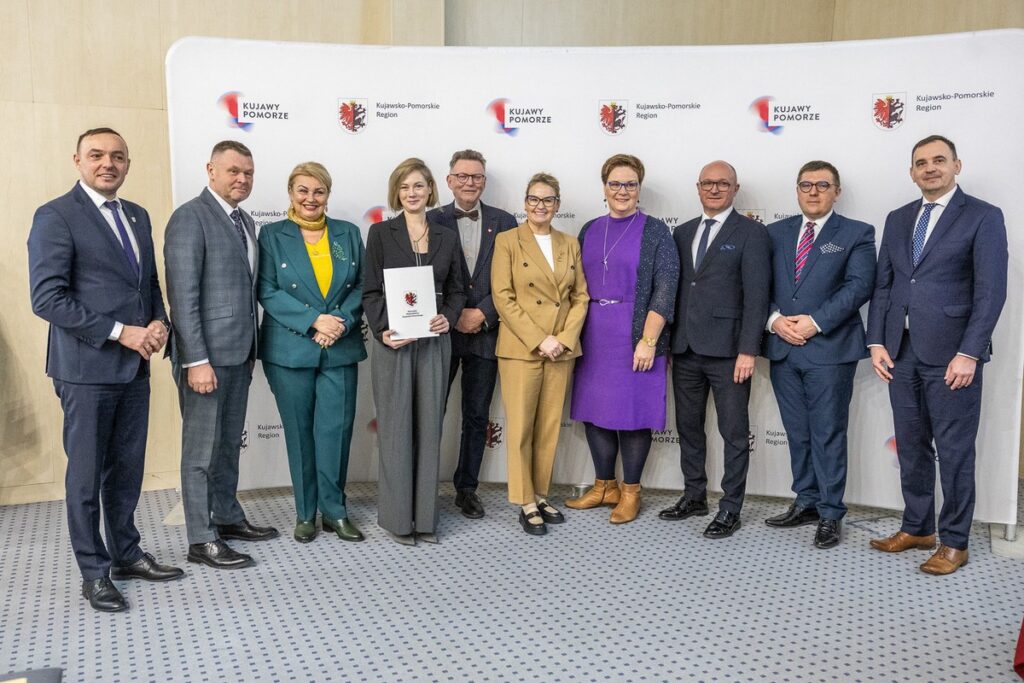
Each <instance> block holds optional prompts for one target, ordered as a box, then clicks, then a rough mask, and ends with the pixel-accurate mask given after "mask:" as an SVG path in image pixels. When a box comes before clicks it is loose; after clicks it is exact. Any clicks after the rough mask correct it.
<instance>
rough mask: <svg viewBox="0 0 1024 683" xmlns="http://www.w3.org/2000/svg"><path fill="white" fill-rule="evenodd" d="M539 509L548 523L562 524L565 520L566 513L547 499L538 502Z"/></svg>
mask: <svg viewBox="0 0 1024 683" xmlns="http://www.w3.org/2000/svg"><path fill="white" fill-rule="evenodd" d="M537 510H539V511H540V516H541V517H543V518H544V521H545V522H546V523H547V524H561V523H562V522H564V521H565V515H563V514H562V513H561V512H559V511H558V509H557V508H555V506H554V505H552V504H551V503H549V502H547V501H546V500H542V501H541V502H539V503H537Z"/></svg>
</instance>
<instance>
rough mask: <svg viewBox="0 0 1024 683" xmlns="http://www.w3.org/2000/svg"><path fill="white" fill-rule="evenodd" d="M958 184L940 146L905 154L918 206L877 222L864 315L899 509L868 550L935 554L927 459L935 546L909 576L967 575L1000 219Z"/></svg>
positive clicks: (998, 301) (1000, 275)
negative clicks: (881, 387) (889, 436)
mask: <svg viewBox="0 0 1024 683" xmlns="http://www.w3.org/2000/svg"><path fill="white" fill-rule="evenodd" d="M959 173H960V160H959V159H957V156H956V147H955V146H954V145H953V143H952V142H951V141H950V140H948V139H946V138H944V137H942V136H940V135H931V136H929V137H926V138H925V139H923V140H921V141H920V142H918V143H917V144H916V145H914V149H913V151H912V152H911V165H910V177H911V178H912V179H913V181H914V183H915V184H917V186H918V187H919V188H921V193H922V195H923V197H922V199H918V200H915V201H913V202H911V203H910V204H907V205H906V206H903V207H900V208H899V209H896V210H895V211H893V212H892V213H890V214H889V216H888V217H887V218H886V219H885V233H884V234H883V235H882V246H881V248H880V250H879V252H878V268H877V270H876V277H875V291H874V294H873V295H872V297H871V307H870V309H869V311H868V334H867V341H868V345H869V347H870V350H871V365H872V367H873V368H874V370H875V373H876V374H877V375H878V376H879V377H880V378H881V379H882V380H883V381H885V382H887V383H888V384H889V401H890V403H891V404H892V412H893V421H894V423H895V427H896V451H897V456H898V457H899V462H900V483H901V485H902V488H903V501H904V504H905V507H904V510H903V524H902V525H901V527H900V530H899V531H898V532H896V533H895V534H893V535H892V536H890V537H888V538H884V539H875V540H873V541H871V547H873V548H875V549H877V550H882V551H885V552H891V553H896V552H902V551H904V550H908V549H910V548H931V547H933V546H934V545H935V462H936V459H937V460H938V463H939V476H940V480H941V485H942V498H943V502H942V509H941V510H940V511H939V524H938V529H939V537H940V539H941V544H940V545H939V548H938V550H937V551H936V552H935V553H934V554H933V555H932V556H931V557H930V558H929V559H928V560H927V561H926V562H925V563H924V564H922V565H921V570H922V571H924V572H926V573H929V574H951V573H953V572H955V571H956V570H957V569H959V568H960V567H961V566H962V565H964V564H967V559H968V554H967V542H968V538H969V536H970V531H971V519H972V517H973V515H974V457H975V443H974V442H975V440H976V438H977V436H978V423H979V420H980V415H981V375H982V372H981V371H982V368H983V365H984V363H985V362H986V361H987V360H989V357H990V354H991V351H992V331H993V329H995V326H996V322H997V321H998V320H999V313H1000V312H1001V311H1002V308H1003V303H1004V302H1005V300H1006V271H1007V262H1008V253H1007V246H1006V225H1005V223H1004V222H1003V212H1002V211H1000V210H999V209H998V208H997V207H995V206H992V205H991V204H987V203H985V202H983V201H981V200H980V199H977V198H975V197H972V196H970V195H968V194H965V193H964V191H963V190H961V189H960V188H959V187H958V186H957V183H956V176H957V174H959ZM933 442H934V445H933Z"/></svg>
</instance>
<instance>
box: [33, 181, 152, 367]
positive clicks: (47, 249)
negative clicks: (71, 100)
mask: <svg viewBox="0 0 1024 683" xmlns="http://www.w3.org/2000/svg"><path fill="white" fill-rule="evenodd" d="M120 202H121V206H122V208H123V209H124V213H125V215H126V216H127V217H128V221H129V223H130V225H131V230H132V231H133V232H134V233H135V239H136V241H137V242H138V245H139V268H140V271H141V272H140V277H139V278H136V277H135V274H134V273H133V272H132V270H131V267H130V266H129V265H128V260H127V259H126V258H125V256H124V251H123V249H122V248H121V243H120V242H119V241H118V240H117V238H116V237H115V236H114V233H113V231H112V230H111V229H110V226H109V225H108V224H107V222H106V220H104V219H103V216H102V215H101V214H100V212H99V209H97V208H96V205H95V204H93V203H92V200H91V199H90V198H89V195H87V194H86V193H85V190H83V189H82V188H81V187H80V186H79V185H77V184H76V185H75V186H74V188H72V189H71V191H70V192H68V193H67V194H65V195H63V196H61V197H58V198H57V199H54V200H52V201H50V202H47V203H46V204H43V205H42V206H41V207H39V208H38V209H37V210H36V213H35V216H34V217H33V218H32V230H31V232H30V233H29V236H28V262H29V282H30V286H31V293H32V310H33V311H34V312H35V314H36V315H38V316H39V317H40V318H42V319H44V320H46V321H47V322H48V323H50V334H49V339H48V341H47V349H46V374H47V375H49V376H50V377H52V378H54V379H57V380H62V381H65V382H72V383H76V384H124V383H127V382H130V381H131V380H133V379H134V378H135V376H136V374H137V373H138V371H139V363H144V362H145V361H143V360H142V357H141V356H140V355H139V354H138V353H137V352H135V351H132V350H130V349H128V348H126V347H124V346H122V345H121V344H119V343H118V342H116V341H110V340H108V339H107V337H108V336H109V335H110V332H111V330H112V329H113V328H114V323H115V322H121V323H123V324H125V325H139V326H145V325H148V324H149V323H151V322H152V321H154V320H163V321H166V320H167V314H166V312H165V310H164V302H163V294H162V292H161V291H160V282H159V279H158V278H157V272H156V260H155V258H154V256H153V237H152V227H151V226H150V222H149V214H148V213H146V210H145V209H143V208H142V207H141V206H139V205H138V204H133V203H132V202H128V201H125V200H123V199H121V200H120ZM146 371H148V367H147V368H146Z"/></svg>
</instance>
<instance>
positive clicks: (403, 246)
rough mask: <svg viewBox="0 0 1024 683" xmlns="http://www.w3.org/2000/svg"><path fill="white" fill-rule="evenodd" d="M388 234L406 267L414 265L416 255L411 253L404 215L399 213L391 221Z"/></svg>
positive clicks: (410, 243)
mask: <svg viewBox="0 0 1024 683" xmlns="http://www.w3.org/2000/svg"><path fill="white" fill-rule="evenodd" d="M389 227H390V229H389V230H388V232H389V233H390V234H391V239H392V240H393V241H394V243H395V246H396V247H398V251H399V252H401V254H402V256H403V257H404V258H405V260H406V261H407V262H408V265H410V266H415V265H416V255H415V254H413V253H412V242H411V241H410V240H409V229H408V228H406V227H405V214H404V213H402V212H399V213H398V215H397V216H395V217H394V218H392V219H391V225H390V226H389Z"/></svg>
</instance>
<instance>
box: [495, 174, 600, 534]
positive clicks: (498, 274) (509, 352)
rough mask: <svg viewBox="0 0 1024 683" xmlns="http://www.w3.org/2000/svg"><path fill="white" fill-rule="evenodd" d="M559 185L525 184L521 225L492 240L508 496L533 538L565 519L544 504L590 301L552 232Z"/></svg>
mask: <svg viewBox="0 0 1024 683" xmlns="http://www.w3.org/2000/svg"><path fill="white" fill-rule="evenodd" d="M558 205H559V196H558V180H556V179H555V178H554V176H551V175H548V174H547V173H538V174H536V175H534V176H533V177H532V178H530V182H529V183H528V184H527V186H526V222H525V223H523V224H522V225H520V226H519V227H518V228H517V229H515V230H508V231H506V232H503V233H501V234H499V235H498V236H497V237H495V239H494V257H493V263H492V265H491V292H492V295H493V297H494V307H495V308H496V309H497V311H498V316H499V317H500V319H501V325H500V326H499V327H498V347H497V350H496V353H497V356H498V375H499V376H500V377H501V397H502V400H503V401H504V403H505V431H506V439H505V442H506V444H508V498H509V501H510V502H512V503H516V504H517V505H521V506H522V510H521V511H520V512H519V523H520V524H521V525H522V527H523V531H525V532H526V533H528V534H532V535H534V536H540V535H543V534H545V533H547V525H546V524H545V523H548V524H560V523H562V522H564V521H565V518H564V517H563V516H562V513H561V512H559V511H558V510H557V509H555V507H554V506H552V505H551V504H550V503H548V502H547V493H548V487H549V486H550V485H551V470H552V467H553V466H554V462H555V448H556V447H557V446H558V431H559V427H560V425H561V420H562V407H563V405H564V404H565V392H566V386H567V384H568V381H569V376H570V374H571V373H572V366H573V360H574V359H575V358H576V357H577V356H579V355H580V354H581V352H582V351H581V349H580V345H579V339H580V330H581V329H582V328H583V319H584V318H585V317H586V315H587V305H588V302H589V300H590V297H589V295H588V294H587V283H586V280H584V278H583V267H582V265H581V263H580V245H579V242H578V241H577V240H576V238H575V237H572V236H570V235H567V234H565V233H564V232H560V231H558V230H555V229H554V228H552V227H551V219H552V218H553V217H554V215H555V213H556V212H557V211H558Z"/></svg>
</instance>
